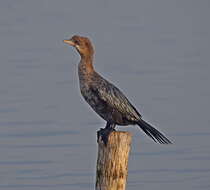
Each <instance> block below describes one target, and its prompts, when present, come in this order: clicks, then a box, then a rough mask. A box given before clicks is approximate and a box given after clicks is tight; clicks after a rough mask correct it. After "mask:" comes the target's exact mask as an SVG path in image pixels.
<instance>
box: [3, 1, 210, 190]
mask: <svg viewBox="0 0 210 190" xmlns="http://www.w3.org/2000/svg"><path fill="white" fill-rule="evenodd" d="M78 11H79V14H78ZM107 13H108V14H107ZM209 13H210V12H209V5H208V4H205V2H190V1H189V2H188V1H185V2H183V1H170V2H169V1H168V2H161V1H158V2H157V1H145V2H140V1H136V2H134V1H124V2H121V1H114V2H112V1H107V2H106V3H104V2H100V1H94V2H92V4H91V3H89V2H84V1H80V0H78V1H75V2H70V1H69V2H68V1H59V2H58V1H54V0H52V1H33V2H32V1H30V2H29V1H18V3H16V1H1V2H0V41H1V43H0V57H1V64H0V67H1V68H0V151H1V156H0V189H2V190H4V189H17V190H22V189H27V190H33V189H50V190H51V189H56V190H57V189H62V190H67V189H74V190H81V189H94V180H95V162H96V154H97V152H96V151H97V146H96V130H97V129H99V128H101V127H103V126H104V125H105V122H103V121H102V120H100V119H99V117H98V116H96V115H95V113H93V112H92V111H91V110H90V109H89V107H88V106H87V105H86V104H85V103H84V101H83V100H82V98H81V97H80V95H79V90H78V79H77V70H76V68H77V66H76V65H77V62H78V61H79V60H78V58H79V56H78V55H77V52H76V51H75V50H74V49H73V48H69V47H66V46H65V45H64V44H63V43H62V40H63V39H64V38H68V37H70V36H71V35H73V34H75V33H78V34H84V35H87V36H90V37H91V38H92V39H93V41H94V44H95V46H96V47H97V48H96V49H97V51H96V59H95V62H96V63H95V67H96V69H97V70H98V71H99V72H100V73H102V74H103V75H104V76H105V77H106V78H108V79H109V80H111V81H115V82H114V83H115V84H116V85H118V86H119V87H120V88H121V89H122V91H123V92H125V94H126V95H127V96H128V97H129V98H130V99H131V101H132V102H133V103H134V104H135V105H136V107H137V109H139V111H140V112H141V113H142V115H143V116H144V117H145V119H146V120H148V121H151V123H152V124H153V123H154V125H155V126H156V127H157V128H159V129H161V131H162V132H164V134H166V136H167V137H168V138H169V139H171V140H172V141H173V144H172V145H170V146H163V145H158V144H155V143H153V142H152V141H151V140H150V139H148V138H147V137H145V135H143V133H142V132H141V131H140V130H139V129H137V127H128V128H121V129H123V130H129V131H131V132H132V133H133V144H132V151H131V155H130V162H129V175H128V189H130V190H139V189H156V190H158V189H170V190H173V189H174V190H175V189H177V188H180V189H185V190H192V189H206V190H207V189H208V190H209V189H210V182H209V179H210V167H209V160H210V144H209V138H210V128H209V121H210V120H209V113H210V110H209V108H210V101H209V97H210V88H209V83H210V77H209V71H210V70H209V69H210V64H209V52H210V49H209V39H210V27H209V16H210V15H209ZM201 21H202V22H201ZM118 129H120V127H119V128H118Z"/></svg>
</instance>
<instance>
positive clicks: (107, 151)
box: [95, 131, 132, 190]
mask: <svg viewBox="0 0 210 190" xmlns="http://www.w3.org/2000/svg"><path fill="white" fill-rule="evenodd" d="M131 139H132V136H131V134H130V133H129V132H124V131H113V132H112V133H111V134H110V135H109V138H108V142H107V145H105V144H104V142H103V141H102V140H101V138H100V137H99V139H98V159H97V166H96V186H95V187H96V188H95V189H96V190H125V188H126V180H127V173H128V157H129V152H130V145H131Z"/></svg>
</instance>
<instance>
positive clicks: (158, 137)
mask: <svg viewBox="0 0 210 190" xmlns="http://www.w3.org/2000/svg"><path fill="white" fill-rule="evenodd" d="M137 124H138V125H139V127H140V128H141V129H142V130H143V131H144V132H145V133H146V134H147V135H148V136H149V137H151V138H152V139H153V140H154V141H155V142H157V141H158V142H159V143H161V144H172V142H171V141H170V140H168V139H167V138H166V137H165V136H164V135H163V134H162V133H160V132H159V131H158V130H157V129H155V128H154V127H152V126H151V125H150V124H148V123H147V122H146V121H144V120H142V119H141V120H139V121H138V123H137Z"/></svg>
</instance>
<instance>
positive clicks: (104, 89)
mask: <svg viewBox="0 0 210 190" xmlns="http://www.w3.org/2000/svg"><path fill="white" fill-rule="evenodd" d="M91 90H92V91H93V92H94V93H95V94H96V95H97V96H98V98H100V99H101V100H103V101H104V102H106V104H108V105H109V106H110V107H112V108H113V109H116V110H118V111H119V112H121V113H122V114H124V115H125V116H127V117H128V118H131V119H134V120H139V119H140V118H141V115H140V114H139V113H138V111H137V110H136V109H135V107H134V106H133V105H132V104H131V103H130V102H129V100H128V99H127V98H126V97H125V95H124V94H123V93H122V92H121V91H120V90H119V89H118V88H117V87H115V86H114V85H113V84H111V83H109V82H108V81H106V80H105V79H104V80H103V81H100V84H99V85H94V86H92V87H91Z"/></svg>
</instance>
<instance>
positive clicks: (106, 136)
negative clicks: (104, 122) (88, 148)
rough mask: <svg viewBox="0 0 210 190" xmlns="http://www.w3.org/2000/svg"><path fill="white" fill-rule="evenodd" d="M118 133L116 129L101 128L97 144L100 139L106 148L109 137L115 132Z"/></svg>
mask: <svg viewBox="0 0 210 190" xmlns="http://www.w3.org/2000/svg"><path fill="white" fill-rule="evenodd" d="M113 131H116V130H115V129H114V128H104V129H103V128H101V129H100V130H99V131H97V142H99V140H100V138H101V140H102V141H103V143H104V144H105V146H106V145H107V143H108V139H109V135H110V134H111V133H112V132H113Z"/></svg>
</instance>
